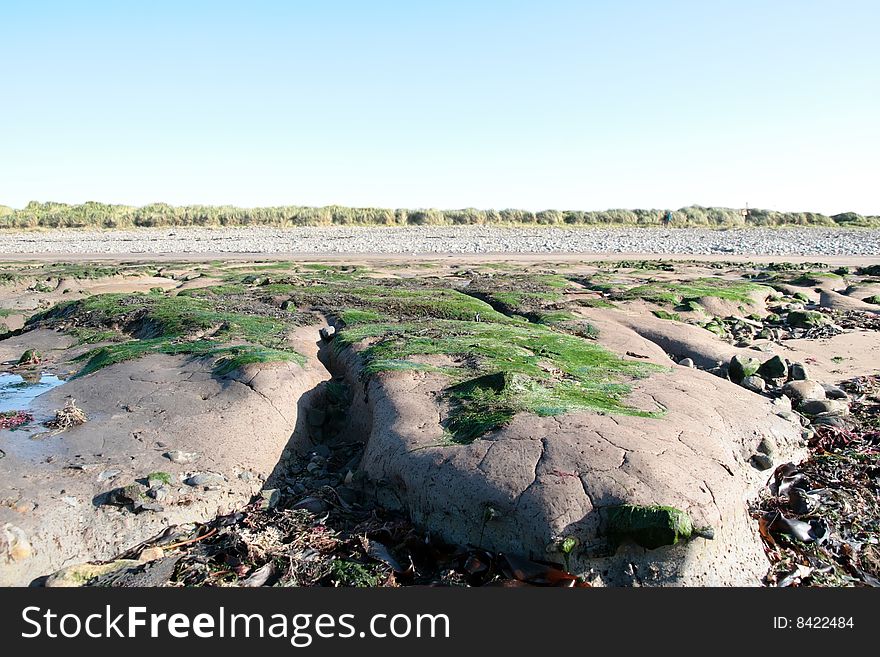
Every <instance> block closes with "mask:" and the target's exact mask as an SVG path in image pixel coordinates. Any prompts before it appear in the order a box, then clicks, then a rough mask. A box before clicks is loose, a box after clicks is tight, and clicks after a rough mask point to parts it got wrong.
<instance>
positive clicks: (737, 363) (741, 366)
mask: <svg viewBox="0 0 880 657" xmlns="http://www.w3.org/2000/svg"><path fill="white" fill-rule="evenodd" d="M760 366H761V363H760V362H758V361H757V360H756V359H755V358H748V357H742V356H738V355H737V356H734V357H733V358H731V359H730V363H729V364H728V365H727V376H728V377H729V378H730V380H731V381H733V382H734V383H739V382H740V381H742V380H743V379H744V378H746V377H747V376H752V375H753V374H755V373H756V372H757V371H758V368H759V367H760Z"/></svg>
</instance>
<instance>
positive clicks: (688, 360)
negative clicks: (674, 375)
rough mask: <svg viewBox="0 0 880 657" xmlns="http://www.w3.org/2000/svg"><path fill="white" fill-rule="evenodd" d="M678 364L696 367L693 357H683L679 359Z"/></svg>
mask: <svg viewBox="0 0 880 657" xmlns="http://www.w3.org/2000/svg"><path fill="white" fill-rule="evenodd" d="M678 364H679V365H681V366H682V367H695V365H694V361H693V359H692V358H682V359H681V360H680V361H678Z"/></svg>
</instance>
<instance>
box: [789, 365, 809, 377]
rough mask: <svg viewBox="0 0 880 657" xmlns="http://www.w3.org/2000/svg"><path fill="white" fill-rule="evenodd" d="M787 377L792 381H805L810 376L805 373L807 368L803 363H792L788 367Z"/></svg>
mask: <svg viewBox="0 0 880 657" xmlns="http://www.w3.org/2000/svg"><path fill="white" fill-rule="evenodd" d="M788 378H790V379H791V380H792V381H806V380H807V379H809V378H810V377H809V376H808V375H807V368H806V367H804V364H803V363H792V364H791V366H789V368H788Z"/></svg>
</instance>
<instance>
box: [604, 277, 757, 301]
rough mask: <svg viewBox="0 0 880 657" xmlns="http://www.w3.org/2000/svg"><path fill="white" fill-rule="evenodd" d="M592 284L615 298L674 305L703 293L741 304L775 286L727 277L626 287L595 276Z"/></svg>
mask: <svg viewBox="0 0 880 657" xmlns="http://www.w3.org/2000/svg"><path fill="white" fill-rule="evenodd" d="M597 278H598V280H597ZM589 285H590V287H591V288H592V289H594V290H598V291H600V292H604V293H605V294H607V295H608V296H609V298H610V299H612V300H615V301H630V300H635V299H641V300H643V301H649V302H651V303H656V304H659V305H673V306H678V305H682V304H686V303H688V302H689V301H696V300H697V299H701V298H703V297H717V298H719V299H724V300H727V301H734V302H736V303H740V304H749V303H752V302H753V301H754V296H755V295H756V294H759V293H766V294H767V296H769V295H770V294H772V293H773V289H772V288H770V287H767V286H765V285H759V284H757V283H750V282H748V281H736V280H728V279H725V278H698V279H694V280H692V281H684V282H674V281H649V282H646V283H642V284H639V285H633V286H630V287H626V286H625V285H621V284H619V283H612V282H607V281H603V280H602V278H601V277H593V280H592V281H591V282H590V283H589Z"/></svg>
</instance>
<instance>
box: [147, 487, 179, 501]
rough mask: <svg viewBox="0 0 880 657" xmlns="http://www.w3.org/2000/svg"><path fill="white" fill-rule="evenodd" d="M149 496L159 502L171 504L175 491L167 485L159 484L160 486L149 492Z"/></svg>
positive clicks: (152, 488)
mask: <svg viewBox="0 0 880 657" xmlns="http://www.w3.org/2000/svg"><path fill="white" fill-rule="evenodd" d="M147 495H149V496H150V497H152V498H153V499H154V500H156V501H157V502H170V501H171V499H172V498H173V497H174V490H173V489H172V488H171V486H169V485H167V484H159V485H158V486H153V487H151V488H150V490H148V491H147Z"/></svg>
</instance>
